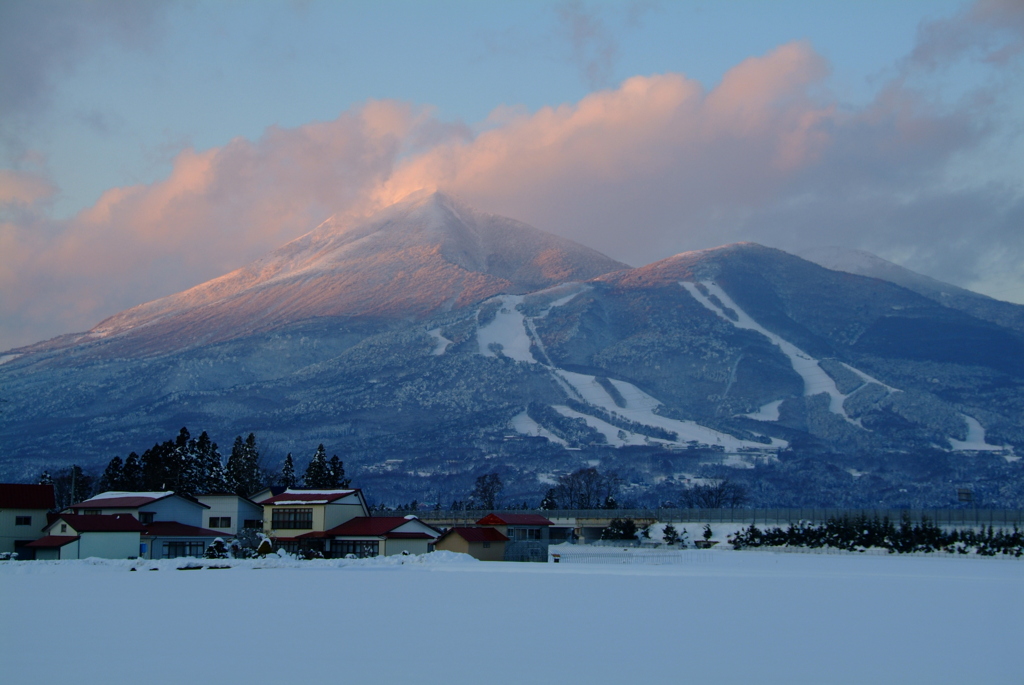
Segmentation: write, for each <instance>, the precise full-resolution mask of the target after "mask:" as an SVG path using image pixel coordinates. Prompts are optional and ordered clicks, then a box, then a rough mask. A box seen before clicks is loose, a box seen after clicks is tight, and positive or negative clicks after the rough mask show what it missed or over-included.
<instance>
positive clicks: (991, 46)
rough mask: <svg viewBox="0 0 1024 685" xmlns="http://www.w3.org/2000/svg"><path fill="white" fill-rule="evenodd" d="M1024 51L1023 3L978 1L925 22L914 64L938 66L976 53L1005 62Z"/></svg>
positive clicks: (982, 56)
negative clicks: (947, 16) (948, 15)
mask: <svg viewBox="0 0 1024 685" xmlns="http://www.w3.org/2000/svg"><path fill="white" fill-rule="evenodd" d="M1022 53H1024V3H1021V2H1020V1H1019V0H978V1H977V2H974V3H972V4H971V5H968V6H967V7H965V8H964V9H963V10H961V11H960V12H958V13H957V14H956V15H954V16H953V17H949V18H944V19H938V20H934V21H929V22H925V23H923V24H922V25H921V26H920V28H919V30H918V36H917V44H916V45H915V46H914V49H913V51H912V52H911V54H910V57H909V61H910V63H911V64H913V65H915V66H918V67H924V68H927V69H938V68H940V67H943V66H946V65H947V64H949V63H951V62H953V61H955V60H958V59H960V58H963V57H965V56H973V57H974V58H976V59H980V60H981V61H983V62H990V63H994V64H1000V65H1003V64H1006V63H1008V62H1009V61H1010V60H1012V59H1014V58H1016V57H1018V56H1019V55H1021V54H1022Z"/></svg>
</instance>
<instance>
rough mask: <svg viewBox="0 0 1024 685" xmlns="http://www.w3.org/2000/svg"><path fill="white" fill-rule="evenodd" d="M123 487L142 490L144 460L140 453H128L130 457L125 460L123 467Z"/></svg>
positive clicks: (123, 488) (124, 488)
mask: <svg viewBox="0 0 1024 685" xmlns="http://www.w3.org/2000/svg"><path fill="white" fill-rule="evenodd" d="M121 489H122V490H129V491H131V490H134V491H138V490H142V489H144V488H143V482H142V460H141V459H140V458H139V455H137V454H135V452H132V453H131V454H129V455H128V458H127V459H125V460H124V466H123V467H122V469H121Z"/></svg>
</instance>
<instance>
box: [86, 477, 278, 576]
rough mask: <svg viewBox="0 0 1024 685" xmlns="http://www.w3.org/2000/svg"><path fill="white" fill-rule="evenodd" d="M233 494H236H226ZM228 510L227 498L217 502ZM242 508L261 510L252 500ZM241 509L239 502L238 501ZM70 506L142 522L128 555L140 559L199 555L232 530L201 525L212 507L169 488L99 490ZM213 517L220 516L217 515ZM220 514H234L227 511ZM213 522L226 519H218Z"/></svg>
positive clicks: (228, 535)
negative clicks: (86, 498)
mask: <svg viewBox="0 0 1024 685" xmlns="http://www.w3.org/2000/svg"><path fill="white" fill-rule="evenodd" d="M227 497H228V498H237V495H228V496H227ZM220 504H222V505H223V506H224V509H225V510H226V511H229V512H233V511H235V509H232V505H231V503H230V500H229V501H227V502H226V503H225V502H223V501H222V502H220ZM250 504H251V507H250V508H247V509H244V511H249V512H251V511H256V510H261V507H259V505H256V504H252V503H250ZM238 506H239V508H238V510H239V511H242V510H243V509H242V508H241V506H242V505H238ZM70 509H71V510H72V511H74V512H75V513H76V514H79V515H83V516H97V515H98V516H110V515H117V514H128V515H131V516H133V517H135V518H136V519H138V521H139V522H140V523H142V525H143V527H144V532H143V533H142V535H141V539H140V540H139V544H138V545H137V546H136V548H135V551H134V552H132V554H131V555H129V556H138V557H141V558H143V559H174V558H176V557H201V556H202V555H203V553H204V552H205V551H206V548H207V547H209V545H210V543H211V542H213V541H214V540H216V539H217V538H218V537H232V536H233V535H234V532H233V531H230V530H217V529H212V528H204V527H203V523H208V522H210V519H211V516H210V514H209V513H208V512H210V511H211V510H212V507H211V506H210V505H208V504H203V503H202V502H200V501H198V500H197V499H194V498H192V497H188V496H185V495H179V494H177V493H174V492H172V491H169V490H168V491H158V492H131V491H121V490H110V491H108V492H103V493H100V494H98V495H96V496H95V497H92V498H91V499H88V500H86V501H85V502H80V503H78V504H73V505H71V507H70ZM215 518H218V519H220V518H221V517H220V516H217V517H215ZM224 518H234V520H235V521H237V520H238V517H237V515H229V516H226V517H224ZM216 523H217V524H221V523H226V522H224V521H221V520H218V521H216Z"/></svg>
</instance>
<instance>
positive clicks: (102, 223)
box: [0, 42, 1024, 348]
mask: <svg viewBox="0 0 1024 685" xmlns="http://www.w3.org/2000/svg"><path fill="white" fill-rule="evenodd" d="M828 74H829V65H828V64H827V62H826V61H825V60H824V59H823V58H822V57H821V56H820V55H819V54H818V53H817V52H816V51H815V50H814V49H813V47H812V46H811V45H810V44H808V43H806V42H795V43H790V44H786V45H782V46H780V47H778V48H776V49H775V50H772V51H771V52H769V53H767V54H765V55H761V56H757V57H751V58H749V59H746V60H744V61H743V62H741V63H739V64H737V65H736V66H735V67H733V68H732V69H731V70H730V71H729V72H727V73H726V74H725V76H724V77H723V78H722V80H721V82H720V83H719V84H718V85H717V86H715V87H714V88H711V89H706V88H704V87H703V86H702V85H701V84H700V83H698V82H696V81H694V80H691V79H688V78H686V77H685V76H683V75H681V74H671V73H670V74H659V75H652V76H636V77H633V78H630V79H627V80H626V81H624V82H623V83H622V84H621V85H619V86H618V87H616V88H609V89H606V90H601V91H598V92H594V93H591V94H590V95H588V96H586V97H584V98H583V99H581V100H580V101H578V102H575V103H570V104H562V105H558V106H551V107H544V108H541V109H539V110H537V111H535V112H529V111H525V110H523V109H517V108H500V110H496V111H495V112H493V113H492V115H491V116H490V117H489V118H488V120H487V122H486V125H485V126H483V127H480V128H479V129H475V130H477V132H476V133H474V132H473V131H474V129H471V128H470V127H467V126H465V125H462V124H458V123H456V124H446V123H442V122H439V121H438V120H437V119H436V118H435V117H434V116H433V115H432V112H431V110H429V109H427V108H418V107H414V106H412V105H409V104H404V103H398V102H392V101H379V102H369V103H366V104H365V105H362V106H361V107H358V108H355V109H352V110H350V111H347V112H344V113H342V114H341V115H340V116H339V117H338V118H337V119H335V120H333V121H328V122H313V123H310V124H306V125H303V126H299V127H297V128H292V129H285V128H278V127H272V128H270V129H268V130H267V131H266V132H265V133H264V135H263V136H262V137H261V138H260V139H259V140H256V141H250V140H246V139H242V138H239V139H236V140H233V141H231V142H230V143H229V144H227V145H225V146H222V147H219V148H213V149H210V150H201V151H200V150H192V149H186V150H184V151H182V152H180V153H179V154H178V155H177V157H176V159H175V162H174V167H173V170H172V172H171V173H170V175H169V176H168V177H167V178H166V179H164V180H162V181H159V182H157V183H154V184H150V185H139V186H131V187H124V188H115V189H111V190H110V191H108V192H107V193H105V194H104V195H103V196H102V197H101V199H100V200H99V201H98V202H97V203H96V204H95V205H94V206H93V207H90V208H89V209H87V210H85V211H83V212H81V213H80V214H79V215H78V216H76V217H74V218H73V219H70V220H67V221H64V222H54V221H50V220H48V219H47V218H46V214H45V202H46V198H47V197H48V193H50V192H52V189H50V188H49V187H48V186H47V184H46V183H45V178H42V177H40V176H38V175H36V176H32V175H20V176H17V177H11V178H16V180H17V183H13V184H4V188H5V190H4V192H6V193H7V197H9V200H8V202H9V206H10V207H14V206H15V205H17V208H18V209H17V211H14V212H13V214H11V216H10V217H9V218H7V219H0V221H4V223H0V288H2V290H3V292H4V294H5V297H4V298H3V299H2V300H0V317H2V321H3V322H4V323H3V325H2V326H0V348H3V347H6V346H9V345H13V344H16V343H28V342H31V341H33V340H37V339H40V338H42V337H44V336H45V335H55V334H57V333H61V332H66V331H70V330H84V329H87V328H89V327H91V326H92V325H94V324H95V323H97V322H98V321H100V320H101V319H102V318H104V317H105V316H108V315H110V314H113V313H116V312H117V311H119V310H121V309H124V308H126V307H129V306H131V305H134V304H138V303H140V302H143V301H147V300H150V299H153V298H156V297H160V296H163V295H167V294H170V293H173V292H176V291H179V290H182V289H185V288H187V287H189V286H192V285H195V284H197V283H199V282H202V281H204V280H207V279H209V278H212V277H215V276H218V275H220V274H223V273H226V272H227V271H230V270H231V269H234V268H237V267H239V266H241V265H243V264H245V263H246V262H248V261H250V260H251V259H253V258H255V257H257V256H259V255H260V254H262V253H264V252H266V251H268V250H270V249H273V248H275V247H277V246H279V245H280V244H282V243H284V242H286V241H287V240H289V239H292V238H295V237H298V236H299V235H301V234H302V233H305V232H306V231H308V230H309V229H311V228H312V227H313V226H315V225H316V224H317V223H319V222H320V221H321V220H322V219H324V218H326V217H327V216H328V215H329V214H332V213H342V214H349V215H352V216H357V215H362V214H365V213H367V212H370V211H373V210H374V209H376V208H379V207H381V206H383V205H386V204H388V203H390V202H393V201H395V200H397V199H399V198H400V197H402V196H403V195H405V194H408V193H410V192H413V191H416V190H418V189H422V188H441V189H443V190H446V191H449V192H452V193H454V194H456V195H458V196H461V197H462V198H463V199H465V200H467V201H468V202H470V203H471V204H474V205H476V206H477V207H479V208H480V209H483V210H485V211H491V212H496V213H500V214H505V215H508V216H512V217H515V218H518V219H521V220H524V221H527V222H529V223H532V224H534V225H536V226H538V227H540V228H543V229H546V230H549V231H552V232H554V233H558V234H561V235H563V236H566V237H569V238H572V239H575V240H577V241H579V242H581V243H584V244H586V245H590V246H592V247H595V248H597V249H599V250H601V251H603V252H605V253H607V254H609V255H610V256H612V257H615V258H617V259H621V260H623V261H626V262H628V263H632V264H636V265H640V264H644V263H648V262H650V261H654V260H657V259H661V258H664V257H667V256H670V255H672V254H674V253H677V252H681V251H684V250H691V249H700V248H705V247H712V246H715V245H720V244H724V243H729V242H735V241H738V240H754V241H757V242H761V243H764V244H768V245H773V246H777V247H781V248H783V249H789V250H793V251H797V250H800V249H802V248H806V247H811V246H814V245H841V246H847V247H854V248H861V249H868V250H871V251H874V252H876V253H878V254H880V255H881V256H883V257H886V258H889V259H893V260H894V261H898V262H901V263H904V264H906V265H907V266H909V267H911V268H915V269H918V270H920V271H922V272H924V273H928V274H929V275H932V276H935V277H938V278H941V279H944V280H949V281H951V282H954V283H957V284H959V285H974V286H976V287H982V286H984V287H987V288H988V289H989V291H990V292H996V289H997V288H1000V287H1001V288H1003V292H1006V289H1008V288H1012V287H1015V285H1014V284H1017V285H1019V284H1020V283H1021V282H1022V280H1024V273H1022V268H1024V267H1022V266H1021V265H1024V234H1022V233H1021V231H1020V226H1021V225H1022V224H1021V222H1022V219H1024V199H1022V196H1021V194H1020V192H1019V186H1018V185H1017V184H1016V183H1015V182H1013V179H1012V178H1009V177H1008V178H1007V179H1006V180H1005V181H1000V180H998V179H996V180H991V179H989V180H986V181H985V182H975V183H967V184H965V183H952V182H951V181H950V179H951V173H950V170H951V169H952V168H955V167H956V166H957V165H958V164H962V163H963V160H964V159H965V158H966V159H970V158H972V156H973V157H974V158H975V161H976V162H977V161H979V160H981V161H985V160H986V159H987V158H986V157H985V155H987V154H989V150H990V148H991V143H992V141H993V140H994V138H993V136H995V135H997V134H998V135H1002V134H1001V133H1000V132H999V131H998V130H996V128H994V124H993V122H992V121H991V120H990V119H989V118H986V117H985V116H984V111H983V110H982V111H981V115H979V109H978V108H977V107H976V106H975V105H974V104H973V103H970V102H965V103H963V104H958V105H956V106H940V105H937V104H935V103H934V102H933V100H932V99H931V98H929V97H928V94H927V93H922V92H918V91H915V90H913V89H911V88H909V87H907V86H906V85H905V83H904V82H902V81H899V80H897V81H894V82H893V83H891V84H888V85H887V86H886V87H884V88H882V89H881V90H880V91H879V92H878V94H877V97H876V98H875V99H874V100H873V101H872V102H871V103H869V104H868V105H866V106H863V107H857V108H851V107H848V106H843V105H842V104H841V103H838V102H835V101H833V100H829V99H827V98H825V97H823V96H822V95H820V94H821V93H824V92H827V91H826V89H825V88H824V87H823V86H824V85H825V84H826V83H827V79H828ZM8 188H9V189H8ZM12 211H13V210H12ZM978 284H981V285H980V286H979V285H978ZM1000 284H1002V285H1000ZM8 293H10V294H11V295H10V296H8ZM71 293H73V295H71ZM1021 295H1024V293H1021ZM5 343H6V344H5Z"/></svg>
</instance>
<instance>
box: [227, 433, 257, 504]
mask: <svg viewBox="0 0 1024 685" xmlns="http://www.w3.org/2000/svg"><path fill="white" fill-rule="evenodd" d="M259 458H260V454H259V451H258V450H257V449H256V436H255V435H254V434H253V433H249V437H248V438H246V439H245V441H244V442H243V441H242V436H241V435H239V436H237V437H236V438H235V444H234V445H232V446H231V456H230V457H228V465H227V469H226V473H225V476H226V479H227V485H228V489H229V490H231V491H232V492H235V493H237V494H239V495H241V496H242V497H248V496H249V495H251V494H252V493H254V492H256V491H257V490H259V488H260V480H261V479H260V467H259Z"/></svg>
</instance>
